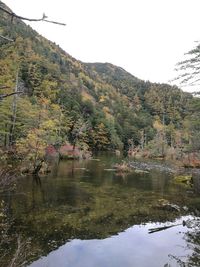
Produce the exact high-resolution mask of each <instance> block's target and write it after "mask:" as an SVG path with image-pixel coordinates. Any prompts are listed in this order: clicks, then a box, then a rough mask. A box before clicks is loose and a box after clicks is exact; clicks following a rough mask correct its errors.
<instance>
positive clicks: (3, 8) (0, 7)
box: [0, 1, 66, 101]
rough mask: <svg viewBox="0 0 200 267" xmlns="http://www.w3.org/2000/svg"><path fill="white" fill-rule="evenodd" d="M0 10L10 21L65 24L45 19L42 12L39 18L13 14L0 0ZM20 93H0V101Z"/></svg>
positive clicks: (7, 39) (8, 38)
mask: <svg viewBox="0 0 200 267" xmlns="http://www.w3.org/2000/svg"><path fill="white" fill-rule="evenodd" d="M0 11H1V12H2V13H3V14H6V15H7V16H9V17H10V19H11V22H13V20H14V19H20V20H24V21H35V22H41V21H42V22H48V23H53V24H58V25H62V26H65V25H66V24H65V23H61V22H57V21H52V20H47V18H48V17H47V16H46V15H45V14H44V13H43V15H42V17H41V18H39V19H35V18H26V17H22V16H19V15H17V14H15V13H14V12H12V11H11V10H8V9H7V7H6V6H5V5H4V4H3V3H2V2H1V1H0ZM0 39H3V40H4V41H6V42H14V39H11V38H10V37H8V36H3V35H2V34H0ZM8 88H9V86H7V85H0V89H8ZM21 93H22V92H21V91H16V90H15V91H14V92H11V93H4V94H0V101H1V100H3V99H4V98H7V97H9V96H12V95H18V94H21Z"/></svg>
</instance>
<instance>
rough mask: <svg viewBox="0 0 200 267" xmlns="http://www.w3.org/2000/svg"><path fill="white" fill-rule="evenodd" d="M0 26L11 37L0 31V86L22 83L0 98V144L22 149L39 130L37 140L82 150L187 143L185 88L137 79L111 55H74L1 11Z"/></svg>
mask: <svg viewBox="0 0 200 267" xmlns="http://www.w3.org/2000/svg"><path fill="white" fill-rule="evenodd" d="M0 5H3V3H2V2H0ZM0 33H1V34H2V35H4V36H7V37H9V38H12V39H14V40H15V41H14V42H7V41H5V40H2V39H0V55H1V57H0V86H3V85H6V86H9V87H10V89H5V90H2V89H1V92H2V93H8V92H12V91H13V88H15V87H16V83H17V90H19V91H23V94H20V95H19V96H17V97H15V96H14V97H9V98H6V99H4V100H3V101H1V103H0V117H1V118H0V146H1V147H7V148H9V147H12V146H13V145H15V144H17V147H20V149H22V147H23V144H24V143H23V142H24V141H23V140H26V141H25V143H27V142H28V141H30V140H33V139H34V138H36V137H37V138H38V136H39V137H40V138H41V139H42V140H43V139H45V144H43V145H44V146H45V145H55V146H60V145H62V144H64V143H66V142H69V143H71V144H72V145H74V146H75V145H76V146H78V147H79V148H81V149H83V150H85V149H86V150H88V149H90V150H107V149H122V148H125V149H126V150H128V149H129V150H130V148H131V149H133V148H134V147H140V148H142V149H144V148H145V147H146V148H148V149H152V147H153V148H154V146H155V145H156V144H157V145H158V144H159V145H158V147H157V148H156V149H155V151H157V152H155V154H156V153H157V154H158V155H159V154H163V149H164V148H162V151H160V148H159V147H160V144H161V143H162V147H163V146H165V147H167V146H169V147H172V146H174V147H177V146H178V144H179V143H180V142H181V146H183V145H182V142H183V141H184V142H185V143H186V144H188V143H189V139H187V138H186V137H185V136H186V134H185V131H186V129H185V128H184V127H185V120H186V119H187V117H188V116H189V115H190V114H191V108H190V106H191V103H192V101H193V97H192V95H190V94H188V93H184V92H183V91H181V90H180V89H179V88H177V87H176V86H170V85H167V84H156V83H151V82H149V81H147V82H146V81H142V80H140V79H138V78H136V77H134V76H133V75H132V74H130V73H128V72H126V71H125V70H124V69H122V68H120V67H117V66H114V65H112V64H110V63H83V62H81V61H79V60H76V59H75V58H73V57H72V56H70V55H69V54H68V53H66V52H65V51H63V50H62V49H61V48H60V47H59V46H58V45H56V44H55V43H52V42H51V41H49V40H47V39H45V38H44V37H42V36H41V35H39V34H38V33H37V32H36V31H34V30H33V29H32V28H31V27H30V26H27V25H26V24H25V23H24V22H22V21H20V20H19V19H16V18H14V19H13V21H11V19H10V17H9V16H8V15H7V14H5V13H3V12H1V11H0ZM13 107H15V108H13ZM187 127H188V126H187ZM36 130H37V131H36ZM41 131H42V132H41ZM47 132H48V135H47ZM183 132H184V133H183ZM182 135H183V136H184V138H183V137H180V136H182ZM29 138H30V140H29ZM31 138H32V139H31ZM37 138H36V139H37ZM180 139H181V140H182V141H180ZM183 139H184V140H183ZM177 140H178V141H177ZM30 142H31V141H30ZM41 146H42V145H41ZM42 147H43V146H42ZM22 150H23V149H22Z"/></svg>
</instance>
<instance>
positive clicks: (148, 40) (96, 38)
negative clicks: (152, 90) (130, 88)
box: [3, 0, 200, 90]
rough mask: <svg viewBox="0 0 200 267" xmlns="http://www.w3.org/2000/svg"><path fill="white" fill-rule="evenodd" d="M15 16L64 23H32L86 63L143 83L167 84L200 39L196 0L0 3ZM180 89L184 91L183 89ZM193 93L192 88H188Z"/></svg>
mask: <svg viewBox="0 0 200 267" xmlns="http://www.w3.org/2000/svg"><path fill="white" fill-rule="evenodd" d="M3 2H4V3H5V4H7V5H8V6H9V7H10V8H11V9H13V11H14V12H15V13H17V14H19V15H23V16H27V17H33V18H35V17H36V18H39V17H41V16H42V13H43V12H45V14H46V15H48V17H49V19H54V20H57V21H61V22H65V23H66V24H67V26H66V27H63V26H56V25H52V24H48V23H42V22H41V23H32V24H31V26H32V27H33V28H34V29H36V30H37V31H38V32H39V33H40V34H42V35H43V36H45V37H46V38H48V39H50V40H51V41H54V42H56V43H57V44H59V45H60V46H61V47H62V48H63V49H64V50H65V51H66V52H68V53H69V54H71V55H72V56H73V57H75V58H76V59H79V60H81V61H84V62H110V63H112V64H115V65H118V66H121V67H123V68H124V69H125V70H127V71H128V72H130V73H132V74H133V75H135V76H136V77H138V78H141V79H143V80H150V81H152V82H168V81H169V80H171V79H172V78H174V77H175V76H176V75H177V73H176V72H175V71H174V68H175V64H176V63H177V62H179V61H180V60H182V59H183V58H184V53H185V52H187V51H188V50H190V49H191V48H193V47H194V46H195V41H197V40H200V31H199V25H200V16H199V11H200V0H56V1H55V0H54V1H53V0H48V1H47V0H29V1H27V0H3ZM183 89H184V88H183ZM192 90H193V89H192Z"/></svg>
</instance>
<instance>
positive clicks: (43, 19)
mask: <svg viewBox="0 0 200 267" xmlns="http://www.w3.org/2000/svg"><path fill="white" fill-rule="evenodd" d="M0 10H2V11H3V12H4V13H6V14H8V15H9V16H11V19H13V18H18V19H21V20H27V21H35V22H38V21H45V22H48V23H53V24H58V25H62V26H66V24H65V23H61V22H57V21H52V20H47V18H48V17H47V16H46V15H45V14H43V15H42V18H40V19H30V18H26V17H22V16H19V15H17V14H15V13H14V12H12V11H9V10H7V9H5V8H3V7H1V6H0Z"/></svg>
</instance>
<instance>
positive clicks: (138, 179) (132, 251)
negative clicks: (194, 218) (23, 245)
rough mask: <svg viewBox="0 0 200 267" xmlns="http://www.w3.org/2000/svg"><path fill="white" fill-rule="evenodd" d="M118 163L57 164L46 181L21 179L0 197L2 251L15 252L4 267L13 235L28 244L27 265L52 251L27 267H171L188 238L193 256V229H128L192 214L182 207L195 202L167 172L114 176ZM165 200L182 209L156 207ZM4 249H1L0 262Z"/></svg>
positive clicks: (108, 158) (104, 158)
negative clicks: (1, 208) (1, 207)
mask: <svg viewBox="0 0 200 267" xmlns="http://www.w3.org/2000/svg"><path fill="white" fill-rule="evenodd" d="M118 161H120V159H119V158H116V157H115V156H113V155H101V156H98V159H97V160H89V161H61V162H60V163H59V164H58V165H56V166H55V168H54V169H53V172H52V173H50V174H48V175H47V176H46V177H41V178H39V177H24V179H21V180H20V182H19V183H18V184H17V188H16V191H15V192H14V193H10V192H7V193H5V195H3V196H0V199H2V200H4V204H5V206H6V207H7V208H5V209H4V211H3V213H4V214H3V218H4V220H5V221H6V222H7V221H8V224H6V227H7V226H8V229H9V231H7V232H8V239H7V240H8V245H7V247H9V246H10V244H11V245H12V247H13V248H12V251H11V252H9V253H10V254H9V255H8V258H9V259H6V260H4V262H3V261H2V262H1V263H0V265H1V266H3V267H4V266H5V267H7V266H8V263H9V262H10V261H11V259H12V257H13V255H14V253H15V243H16V241H14V240H13V233H14V234H15V236H19V235H20V236H22V237H23V238H24V239H25V240H30V241H29V243H30V246H31V251H27V252H26V256H27V258H26V260H27V262H31V261H33V260H37V259H38V258H40V257H41V256H44V255H48V254H49V253H50V252H51V251H53V250H54V251H53V252H51V253H50V254H49V255H48V257H46V258H42V259H40V260H39V261H36V262H35V263H34V264H36V265H34V264H32V265H31V266H39V267H40V266H45V267H48V266H55V267H57V266H59V267H60V266H61V267H62V266H67V267H69V266H72V267H76V266H77V267H79V266H81V267H89V266H93V267H96V266H97V267H98V266H101V267H106V266H110V267H112V266H116V267H118V266H120V267H121V266H126V267H129V266H131V267H143V266H148V267H151V266H152V267H156V266H159V267H163V266H164V265H165V264H167V263H169V262H170V264H171V266H176V265H172V263H173V264H175V262H176V261H177V260H178V259H179V257H181V256H186V254H185V249H184V248H185V247H187V246H188V244H190V241H191V240H192V241H191V242H193V241H194V242H196V245H195V247H194V249H192V250H193V253H196V254H197V252H196V251H198V249H197V248H198V244H199V243H198V242H197V240H196V239H195V238H196V236H197V234H198V232H197V231H196V232H191V231H189V232H187V233H186V228H183V227H182V226H177V227H175V228H170V229H167V230H166V231H163V232H159V233H154V234H153V235H148V234H147V232H148V228H152V227H154V226H155V225H154V224H147V225H146V226H144V225H143V226H133V225H139V224H143V223H148V222H157V223H160V222H166V221H174V220H175V219H176V218H179V217H180V216H185V215H189V214H190V210H189V211H188V212H186V211H185V210H184V209H182V207H184V206H190V207H192V209H193V210H195V209H198V208H199V204H200V199H199V197H197V196H196V195H194V194H193V195H188V193H187V189H186V188H185V187H184V186H180V185H176V184H173V183H172V179H171V175H170V174H169V173H167V172H161V171H160V170H158V169H154V170H152V171H150V172H149V173H134V172H133V173H129V174H126V175H118V174H117V173H116V172H114V171H112V170H110V169H112V167H113V165H114V164H115V163H116V162H118ZM166 202H170V203H173V204H177V205H178V206H179V207H180V211H177V210H170V211H169V210H165V209H163V208H162V207H161V208H160V207H159V203H166ZM192 209H191V210H192ZM0 213H1V211H0ZM182 219H183V218H181V220H182ZM0 220H1V218H0ZM10 221H11V222H12V225H11V223H10ZM131 226H133V227H131ZM0 227H1V221H0ZM130 227H131V228H130ZM125 229H128V230H126V231H125V232H123V231H124V230H125ZM0 230H1V229H0ZM117 233H120V234H118V235H116V234H117ZM0 235H1V233H0ZM2 236H3V235H2ZM111 236H112V237H111ZM69 240H72V241H71V242H69ZM81 240H82V241H81ZM67 242H68V243H67ZM64 244H65V245H64ZM7 247H6V246H2V247H0V258H1V255H5V253H7ZM183 247H184V248H183ZM55 249H57V250H55ZM189 251H190V250H189ZM187 252H188V250H187ZM83 254H84V255H83ZM169 254H171V257H168V255H169ZM196 254H195V255H196ZM155 258H156V259H155ZM157 258H158V259H157ZM190 259H192V255H190ZM194 259H195V260H196V256H195V257H194ZM145 262H146V263H148V265H144V264H146V263H145ZM171 262H172V263H171ZM193 262H194V260H193ZM37 264H38V265H37ZM41 264H43V265H41ZM142 264H143V265H142ZM150 264H151V265H150ZM156 264H157V265H156ZM192 264H193V263H192ZM166 266H167V265H166ZM191 266H195V265H194V264H193V265H191ZM197 266H200V265H197Z"/></svg>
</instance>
